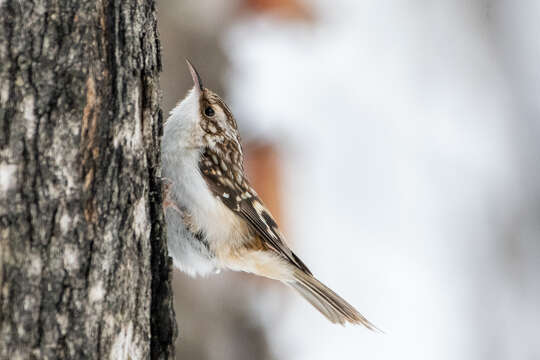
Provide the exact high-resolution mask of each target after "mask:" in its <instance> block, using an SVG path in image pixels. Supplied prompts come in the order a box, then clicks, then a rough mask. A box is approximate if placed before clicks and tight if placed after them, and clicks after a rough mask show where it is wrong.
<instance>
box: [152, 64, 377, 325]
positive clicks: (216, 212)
mask: <svg viewBox="0 0 540 360" xmlns="http://www.w3.org/2000/svg"><path fill="white" fill-rule="evenodd" d="M188 65H189V68H190V71H191V74H192V77H193V81H194V83H195V86H194V88H193V89H192V90H191V91H190V92H189V93H188V95H187V96H186V98H185V99H184V100H182V101H181V102H180V104H179V105H178V106H177V107H176V108H175V109H174V110H173V111H171V116H170V118H169V119H168V120H167V122H166V124H165V129H164V136H163V142H162V161H163V176H164V177H165V178H167V180H168V181H169V182H170V185H169V186H170V187H169V191H168V194H167V201H166V202H167V204H171V206H168V207H166V219H167V227H168V230H167V232H168V246H169V253H170V254H171V256H172V257H173V261H174V263H175V265H176V266H177V267H179V268H180V269H182V270H184V271H186V272H188V273H190V274H206V273H208V272H211V271H212V270H218V269H231V270H236V271H245V272H250V273H254V274H257V275H260V276H265V277H268V278H271V279H276V280H279V281H282V282H284V283H285V284H287V285H289V286H291V287H292V288H294V289H295V290H296V291H298V293H300V295H302V296H303V297H304V298H305V299H306V300H307V301H308V302H309V303H311V304H312V305H313V306H314V307H315V308H316V309H317V310H319V311H320V312H321V313H322V314H323V315H325V316H326V317H327V318H328V319H329V320H330V321H331V322H333V323H340V324H344V323H347V322H349V323H360V324H363V325H365V326H366V327H368V328H369V329H374V328H375V327H374V326H373V325H372V324H371V323H370V322H369V321H368V320H367V319H366V318H364V317H363V316H362V315H361V314H360V313H359V312H358V311H357V310H356V309H355V308H354V307H353V306H352V305H350V304H349V303H347V302H346V301H345V300H343V299H342V298H341V297H340V296H339V295H337V294H336V293H335V292H333V291H332V290H330V289H329V288H328V287H326V286H325V285H324V284H322V283H321V282H319V281H318V280H317V279H316V278H315V277H314V276H313V275H312V273H311V271H310V270H309V269H308V267H307V266H306V265H305V264H304V263H303V262H302V260H300V259H299V258H298V256H296V255H295V254H294V253H293V252H292V251H291V249H290V248H289V247H288V246H287V244H286V243H285V240H284V237H283V234H282V233H281V232H280V230H279V228H278V225H277V223H276V221H275V220H274V218H273V217H272V215H271V214H270V212H269V211H268V210H267V208H266V207H265V205H264V204H263V202H262V201H261V199H259V197H258V195H257V193H256V192H255V190H254V189H253V188H252V187H251V186H250V184H249V181H248V180H247V179H246V177H245V173H244V169H243V154H242V147H241V144H240V137H239V135H238V129H237V125H236V121H235V119H234V117H233V115H232V113H231V111H230V110H229V108H228V107H227V105H226V104H225V103H224V102H223V100H222V99H221V98H220V97H219V96H218V95H216V94H215V93H213V92H212V91H210V90H208V89H206V88H204V87H203V86H202V82H201V78H200V76H199V74H198V73H197V71H196V70H195V68H194V67H193V66H192V65H191V64H190V63H189V62H188Z"/></svg>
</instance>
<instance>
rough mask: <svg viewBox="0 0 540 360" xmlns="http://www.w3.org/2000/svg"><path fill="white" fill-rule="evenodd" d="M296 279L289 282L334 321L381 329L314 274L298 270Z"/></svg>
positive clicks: (335, 322) (295, 275)
mask: <svg viewBox="0 0 540 360" xmlns="http://www.w3.org/2000/svg"><path fill="white" fill-rule="evenodd" d="M294 279H295V281H292V282H289V283H288V284H289V285H291V286H292V287H293V288H294V289H295V290H296V291H298V292H299V293H300V295H302V297H303V298H304V299H306V300H307V301H308V302H309V303H310V304H311V305H313V306H314V307H315V308H316V309H317V310H319V312H320V313H321V314H323V315H324V316H326V317H327V318H328V320H330V321H331V322H332V323H334V324H341V325H344V324H345V323H347V322H349V323H352V324H362V325H364V326H365V327H367V328H368V329H370V330H379V329H377V327H376V326H375V325H373V324H372V323H370V322H369V321H368V320H367V319H366V318H365V317H364V316H363V315H362V314H360V313H359V312H358V310H356V309H355V308H354V307H353V306H352V305H351V304H349V303H348V302H347V301H345V300H344V299H343V298H341V297H340V296H339V295H338V294H336V293H335V292H333V291H332V290H331V289H329V288H328V287H327V286H326V285H324V284H323V283H321V282H320V281H319V280H317V279H315V278H314V277H313V276H312V275H309V274H306V273H304V272H302V271H297V272H295V274H294ZM379 331H380V330H379Z"/></svg>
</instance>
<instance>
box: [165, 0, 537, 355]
mask: <svg viewBox="0 0 540 360" xmlns="http://www.w3.org/2000/svg"><path fill="white" fill-rule="evenodd" d="M275 2H276V3H280V5H279V6H277V7H268V6H267V7H264V6H262V7H261V5H260V4H261V3H262V4H266V3H272V1H269V0H266V1H253V0H252V1H246V2H243V1H232V2H230V3H226V2H221V1H217V0H213V1H199V2H195V1H185V2H178V1H172V0H164V2H163V3H162V4H161V5H160V12H159V16H160V17H159V19H158V20H159V21H160V22H161V27H162V28H161V35H162V42H163V53H164V72H165V73H164V74H163V77H162V84H163V88H164V110H166V111H168V110H169V109H170V107H171V106H172V105H173V104H174V103H175V102H176V101H178V99H179V98H181V97H182V96H183V95H184V93H185V91H186V90H187V88H188V87H189V86H190V85H189V82H188V79H189V75H188V73H187V70H186V69H185V66H184V63H183V57H190V58H193V59H194V62H195V64H196V66H197V67H198V68H199V71H200V72H201V75H202V77H203V80H204V79H205V78H209V81H206V82H205V85H206V86H208V87H210V88H214V89H217V90H218V91H220V92H221V93H222V94H223V95H224V97H225V98H226V99H227V101H228V103H229V105H230V107H231V108H232V110H233V112H234V114H235V116H236V118H237V121H238V123H239V126H240V130H241V132H242V134H243V137H244V138H245V139H246V141H250V139H253V141H264V142H265V143H272V144H275V148H276V149H277V153H278V157H279V160H280V166H281V175H282V185H281V191H280V194H281V196H280V202H281V208H282V209H283V211H282V212H283V214H282V216H281V218H282V222H283V223H284V227H285V229H286V231H285V232H286V233H287V235H288V238H289V239H290V242H291V243H292V244H293V246H292V247H293V248H294V249H295V250H296V252H297V253H299V254H300V256H301V257H302V258H303V260H304V261H305V262H306V263H307V264H308V265H309V267H310V268H311V270H312V271H313V272H314V273H315V274H316V275H317V276H318V277H319V278H320V279H321V280H322V281H323V282H325V283H327V284H328V285H329V286H330V287H332V288H333V289H334V290H336V291H337V292H338V293H339V294H340V295H342V296H343V297H344V298H346V299H347V300H348V301H349V302H351V303H352V304H354V305H355V306H356V307H357V308H358V309H359V310H360V312H362V313H363V314H364V315H365V316H366V317H367V318H368V319H369V320H370V321H372V322H373V323H374V324H376V325H377V326H378V327H380V328H381V329H383V330H384V331H385V334H384V335H381V334H377V333H372V332H369V331H367V330H366V329H364V328H361V327H351V326H348V327H339V326H335V325H332V324H330V323H328V322H327V321H326V320H325V319H324V318H323V317H322V316H321V315H320V314H319V313H317V312H316V311H315V310H314V309H313V308H311V307H310V306H309V305H308V304H307V303H306V302H305V301H303V300H302V299H301V298H300V297H298V296H296V295H295V294H294V293H292V292H291V291H290V290H289V289H287V288H285V287H280V286H279V285H274V284H270V283H269V282H263V283H262V284H259V283H252V281H253V280H251V279H249V277H248V276H246V275H235V274H224V275H220V276H217V277H215V278H213V279H189V278H187V277H186V276H184V275H183V274H176V285H177V286H178V287H180V288H184V289H185V288H186V287H188V288H189V289H190V290H189V291H178V293H179V295H178V296H176V301H177V313H179V322H180V324H179V327H180V329H181V335H180V339H179V343H178V344H177V347H178V348H179V351H180V352H181V351H182V347H186V346H187V347H190V348H195V347H201V348H200V349H198V350H196V351H195V350H193V352H192V353H191V354H192V356H193V357H192V358H197V359H225V358H231V359H233V358H236V359H238V358H241V357H240V355H238V354H239V352H238V351H237V350H236V348H237V347H244V346H248V345H249V344H246V343H248V342H249V341H248V340H244V341H242V339H241V338H240V339H237V340H231V339H232V338H234V337H235V336H237V334H236V331H235V330H234V325H231V328H230V329H227V328H225V329H223V326H224V325H223V324H224V322H223V321H222V320H220V318H219V317H218V318H216V317H212V316H213V315H212V314H213V313H212V312H211V311H215V308H218V309H220V310H217V311H215V312H216V313H220V312H223V311H229V310H228V309H233V310H230V311H235V312H240V313H242V316H241V318H242V319H245V318H247V319H250V320H249V321H248V322H249V324H250V325H247V327H248V328H250V329H255V328H257V329H259V330H257V331H256V333H257V336H258V337H261V338H263V340H261V341H263V342H264V344H265V345H264V346H261V347H259V348H257V349H258V350H253V351H258V352H257V355H255V353H253V352H249V351H244V352H240V353H242V354H243V355H242V356H245V358H246V359H252V358H263V355H261V353H260V351H262V350H261V349H263V350H264V352H265V355H264V357H265V358H270V359H287V360H288V359H298V360H300V359H306V360H307V359H396V358H401V359H539V358H540V343H539V339H540V337H539V336H540V306H539V304H540V281H539V275H540V141H539V140H538V139H539V135H540V120H539V119H540V101H539V96H540V66H539V65H538V64H540V42H539V41H538V34H540V2H537V1H532V0H531V1H520V2H512V1H498V0H497V1H495V0H493V1H465V0H462V1H437V2H429V1H420V0H411V1H407V2H404V1H376V0H372V1H367V0H366V1H345V0H337V1H336V0H334V1H322V0H321V1H310V2H301V3H299V4H300V5H297V4H296V2H291V1H285V0H281V1H275ZM225 3H226V5H225ZM286 3H295V4H296V5H295V6H296V7H290V6H289V7H288V8H287V7H283V6H285V5H283V4H286ZM280 6H281V7H280ZM268 9H270V10H272V11H268ZM276 9H277V10H282V9H289V10H288V11H287V12H284V11H275V10H276ZM290 9H293V10H290ZM299 9H302V11H300V10H299ZM186 14H188V15H189V16H186ZM291 14H292V15H291ZM295 14H296V15H297V16H295ZM179 39H182V41H181V40H179ZM206 74H208V76H205V75H206ZM212 79H214V82H213V81H212ZM235 284H238V289H239V290H238V292H235V295H231V294H230V293H231V291H230V289H231V286H236V285H235ZM196 289H198V290H196ZM186 292H189V293H192V294H197V293H199V294H200V296H201V297H202V298H203V299H205V300H204V301H205V302H206V303H208V304H207V305H206V306H208V309H209V310H208V311H199V313H198V314H197V316H193V317H194V318H195V319H192V321H193V323H197V324H198V325H197V328H198V329H199V331H200V328H201V327H203V325H200V324H199V323H200V322H204V321H208V322H209V323H210V324H211V325H208V327H207V330H205V331H202V332H201V334H200V336H203V337H209V336H210V335H208V334H209V333H210V332H212V331H213V330H212V329H215V328H216V327H219V328H221V330H220V332H219V335H215V336H214V335H212V336H213V337H212V339H216V340H214V341H208V339H207V341H205V342H204V344H202V345H201V344H196V343H197V337H194V336H192V335H190V333H191V332H192V328H193V325H191V323H189V321H187V320H186V318H189V314H190V309H189V306H194V303H195V300H193V299H192V300H191V301H193V303H190V302H189V301H187V300H185V298H184V300H183V298H182V297H183V296H198V295H185V294H182V293H186ZM209 292H211V295H210V296H209V295H207V294H209ZM205 294H206V295H205ZM209 297H210V299H211V300H208V298H209ZM227 299H229V300H227ZM239 299H242V300H241V301H242V303H245V306H232V307H230V306H229V305H227V301H230V302H232V303H235V304H237V303H238V301H239ZM284 299H285V300H284ZM186 303H187V306H188V307H187V308H186ZM212 309H214V310H212ZM208 317H211V318H210V319H208ZM201 318H205V319H204V320H202V319H201ZM235 318H236V317H235ZM253 319H254V320H253ZM229 322H230V323H232V324H234V323H235V321H230V320H229V321H228V322H227V323H229ZM248 333H249V332H248ZM242 336H243V335H242ZM246 336H248V335H246ZM217 339H219V345H216V344H217V343H218V340H217ZM246 339H247V337H246ZM215 346H218V347H220V349H222V351H221V350H220V351H216V349H214V350H208V349H206V350H205V347H206V348H212V347H215ZM195 354H196V355H195Z"/></svg>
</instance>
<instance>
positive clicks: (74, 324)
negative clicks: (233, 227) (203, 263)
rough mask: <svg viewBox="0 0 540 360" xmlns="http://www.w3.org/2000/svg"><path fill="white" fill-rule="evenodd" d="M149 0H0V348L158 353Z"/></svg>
mask: <svg viewBox="0 0 540 360" xmlns="http://www.w3.org/2000/svg"><path fill="white" fill-rule="evenodd" d="M156 29H157V28H156V16H155V8H154V1H152V0H122V1H121V0H91V1H90V0H88V1H82V0H79V1H77V0H4V1H1V0H0V359H27V358H45V359H52V358H90V359H124V358H130V359H147V358H152V359H163V358H171V357H173V356H174V354H173V343H174V337H175V336H176V325H175V321H174V314H173V309H172V299H171V298H172V294H171V288H170V263H169V260H168V257H167V251H166V239H165V233H164V227H163V226H164V225H163V213H162V209H161V196H162V195H161V181H160V180H159V176H160V172H161V169H160V166H161V165H160V157H159V148H160V138H161V130H162V115H161V111H160V109H159V83H158V75H159V71H160V70H161V63H160V54H159V40H158V34H157V30H156Z"/></svg>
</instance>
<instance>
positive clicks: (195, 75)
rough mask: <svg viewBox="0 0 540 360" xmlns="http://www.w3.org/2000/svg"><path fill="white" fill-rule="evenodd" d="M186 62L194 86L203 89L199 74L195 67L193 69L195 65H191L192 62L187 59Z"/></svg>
mask: <svg viewBox="0 0 540 360" xmlns="http://www.w3.org/2000/svg"><path fill="white" fill-rule="evenodd" d="M186 63H187V64H188V68H189V72H190V73H191V78H192V79H193V84H194V85H195V88H197V89H199V90H200V91H203V84H202V80H201V76H200V75H199V73H198V72H197V69H195V66H193V64H192V63H191V62H190V61H189V60H188V59H186Z"/></svg>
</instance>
